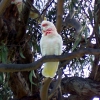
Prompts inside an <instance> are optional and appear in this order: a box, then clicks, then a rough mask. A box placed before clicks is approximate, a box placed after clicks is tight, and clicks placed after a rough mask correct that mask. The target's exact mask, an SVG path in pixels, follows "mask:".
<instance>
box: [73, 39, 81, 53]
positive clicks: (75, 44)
mask: <svg viewBox="0 0 100 100" xmlns="http://www.w3.org/2000/svg"><path fill="white" fill-rule="evenodd" d="M80 41H81V38H78V39H76V41H75V42H74V44H73V48H72V51H74V50H75V48H76V47H77V45H78V44H79V42H80Z"/></svg>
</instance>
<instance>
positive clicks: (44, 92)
mask: <svg viewBox="0 0 100 100" xmlns="http://www.w3.org/2000/svg"><path fill="white" fill-rule="evenodd" d="M51 81H52V78H45V79H44V81H43V83H42V85H41V90H40V97H41V100H48V89H49V85H50V83H51Z"/></svg>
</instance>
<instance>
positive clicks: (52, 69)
mask: <svg viewBox="0 0 100 100" xmlns="http://www.w3.org/2000/svg"><path fill="white" fill-rule="evenodd" d="M41 30H42V33H43V35H42V38H41V40H40V49H41V53H42V56H45V55H61V53H62V44H63V41H62V37H61V36H60V35H59V34H58V33H57V29H56V27H55V25H54V24H53V23H52V22H49V21H46V20H44V21H43V22H42V23H41ZM58 65H59V62H46V63H44V68H43V70H42V75H43V76H45V77H50V78H53V77H54V76H55V74H56V71H57V69H58Z"/></svg>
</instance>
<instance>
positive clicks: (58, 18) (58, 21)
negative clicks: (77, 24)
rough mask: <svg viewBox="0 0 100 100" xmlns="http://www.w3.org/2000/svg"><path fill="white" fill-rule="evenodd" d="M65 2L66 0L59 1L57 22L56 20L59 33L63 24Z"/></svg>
mask: <svg viewBox="0 0 100 100" xmlns="http://www.w3.org/2000/svg"><path fill="white" fill-rule="evenodd" d="M63 4H64V0H58V3H57V22H56V28H57V31H58V33H60V31H61V26H62V15H63Z"/></svg>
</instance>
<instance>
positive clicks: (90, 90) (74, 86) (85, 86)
mask: <svg viewBox="0 0 100 100" xmlns="http://www.w3.org/2000/svg"><path fill="white" fill-rule="evenodd" d="M61 86H62V90H63V93H70V94H72V95H78V96H90V97H93V96H100V83H97V82H95V81H92V80H90V79H83V78H81V77H66V78H64V79H62V83H61Z"/></svg>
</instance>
